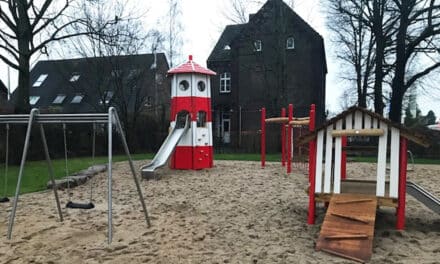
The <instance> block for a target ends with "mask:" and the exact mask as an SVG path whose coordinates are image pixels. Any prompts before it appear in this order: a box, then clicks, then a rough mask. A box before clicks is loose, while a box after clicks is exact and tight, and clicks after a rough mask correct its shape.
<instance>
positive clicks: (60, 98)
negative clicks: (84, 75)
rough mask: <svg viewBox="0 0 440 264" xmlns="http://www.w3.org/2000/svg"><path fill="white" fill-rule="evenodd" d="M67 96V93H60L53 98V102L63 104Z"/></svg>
mask: <svg viewBox="0 0 440 264" xmlns="http://www.w3.org/2000/svg"><path fill="white" fill-rule="evenodd" d="M66 97H67V96H66V95H65V94H58V95H57V97H55V99H54V100H53V102H52V104H57V105H59V104H62V103H63V102H64V100H65V99H66Z"/></svg>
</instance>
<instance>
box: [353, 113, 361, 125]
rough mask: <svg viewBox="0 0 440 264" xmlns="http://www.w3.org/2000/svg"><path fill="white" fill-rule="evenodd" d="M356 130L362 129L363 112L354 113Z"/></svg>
mask: <svg viewBox="0 0 440 264" xmlns="http://www.w3.org/2000/svg"><path fill="white" fill-rule="evenodd" d="M354 129H362V112H361V111H356V112H355V113H354Z"/></svg>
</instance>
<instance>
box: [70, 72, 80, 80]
mask: <svg viewBox="0 0 440 264" xmlns="http://www.w3.org/2000/svg"><path fill="white" fill-rule="evenodd" d="M79 77H81V74H79V73H72V76H70V79H69V82H77V81H78V80H79Z"/></svg>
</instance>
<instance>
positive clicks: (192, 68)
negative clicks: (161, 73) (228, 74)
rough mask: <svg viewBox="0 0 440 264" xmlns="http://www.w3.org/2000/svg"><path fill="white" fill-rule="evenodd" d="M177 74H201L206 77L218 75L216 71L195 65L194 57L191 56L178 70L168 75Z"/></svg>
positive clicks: (170, 71)
mask: <svg viewBox="0 0 440 264" xmlns="http://www.w3.org/2000/svg"><path fill="white" fill-rule="evenodd" d="M176 73H200V74H206V75H217V73H215V72H214V71H211V70H210V69H207V68H204V67H202V66H200V65H199V64H197V63H195V62H194V61H193V60H192V55H189V60H188V61H187V62H185V63H183V64H181V65H179V66H177V67H176V68H173V69H171V70H169V71H168V74H176Z"/></svg>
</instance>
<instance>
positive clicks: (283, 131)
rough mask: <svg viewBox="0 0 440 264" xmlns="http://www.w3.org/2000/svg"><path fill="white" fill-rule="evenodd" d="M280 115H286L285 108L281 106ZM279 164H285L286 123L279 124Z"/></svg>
mask: <svg viewBox="0 0 440 264" xmlns="http://www.w3.org/2000/svg"><path fill="white" fill-rule="evenodd" d="M281 117H286V108H284V107H283V108H281ZM281 165H282V166H283V167H284V166H286V125H285V124H281Z"/></svg>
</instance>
